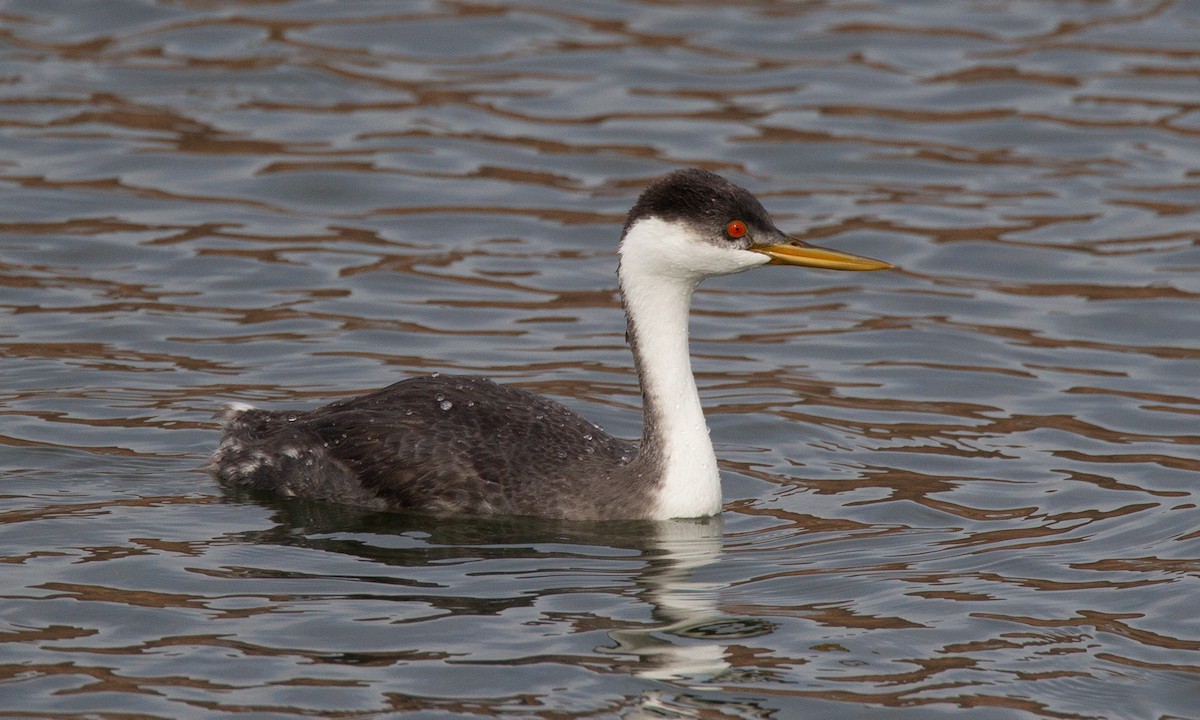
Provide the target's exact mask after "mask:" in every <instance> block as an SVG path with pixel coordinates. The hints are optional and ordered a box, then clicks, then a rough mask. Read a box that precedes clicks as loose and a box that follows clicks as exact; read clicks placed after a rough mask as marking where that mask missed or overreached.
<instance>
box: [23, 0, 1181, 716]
mask: <svg viewBox="0 0 1200 720" xmlns="http://www.w3.org/2000/svg"><path fill="white" fill-rule="evenodd" d="M1197 38H1200V3H1194V2H1186V1H1185V0H1174V1H1171V0H1165V1H1149V0H1120V1H1118V0H1093V1H1091V2H1048V1H1047V2H1032V1H1027V2H1021V1H1018V0H987V1H986V2H982V1H981V2H958V1H957V0H941V1H938V2H898V1H897V2H886V1H883V0H866V1H865V2H794V3H783V2H771V1H770V0H748V1H747V2H739V3H715V2H714V3H678V4H676V3H670V2H654V1H651V0H647V1H645V2H618V1H617V0H591V1H588V2H578V3H562V2H551V1H550V0H544V1H543V2H537V1H531V2H524V3H505V2H494V3H489V2H470V3H468V2H405V3H399V2H368V1H360V2H318V1H316V0H311V1H299V0H297V1H292V2H289V1H286V0H284V1H280V2H241V3H239V2H229V1H222V0H212V1H200V0H195V1H193V0H186V1H183V0H157V1H154V0H104V1H103V2H82V1H80V0H11V1H9V2H5V3H3V4H2V5H0V188H2V192H3V195H2V197H3V202H0V317H2V320H0V472H2V474H3V480H2V485H0V548H2V549H0V579H2V580H0V717H6V718H7V717H54V718H72V719H74V718H83V717H88V718H118V717H119V718H130V717H138V718H147V717H154V718H192V717H196V718H199V717H236V718H242V717H246V718H249V717H255V718H259V717H264V718H265V717H280V718H284V717H321V716H332V717H347V718H373V717H384V716H392V715H404V716H405V717H414V718H415V717H419V718H449V717H455V718H460V717H480V718H483V717H497V716H499V717H528V718H547V719H553V720H563V719H564V718H584V717H586V718H602V717H603V718H607V717H625V718H710V719H711V718H771V719H773V720H779V719H783V718H801V717H803V718H809V717H812V718H818V717H819V718H856V719H857V718H877V717H887V718H892V717H904V718H928V717H934V716H953V717H955V718H959V717H964V718H1181V717H1191V718H1195V717H1200V612H1197V609H1198V607H1200V508H1198V507H1197V500H1198V498H1200V487H1198V486H1200V425H1198V424H1200V306H1198V305H1197V299H1198V298H1200V272H1198V271H1200V248H1198V246H1200V242H1198V240H1200V40H1198V39H1197ZM691 165H698V166H702V167H706V168H709V169H712V170H715V171H717V172H720V173H722V174H725V175H727V176H728V177H730V178H732V179H734V180H736V181H738V182H740V183H742V184H744V185H746V186H748V187H749V188H750V189H752V190H753V191H755V192H756V193H758V194H759V195H760V196H761V197H762V198H763V200H764V202H765V203H766V205H767V206H768V208H769V209H770V210H772V211H773V212H774V213H775V215H776V218H777V219H778V221H779V223H780V225H781V226H783V227H784V228H786V229H788V230H790V231H793V232H794V233H796V234H797V235H799V236H801V237H804V238H807V239H812V240H815V241H819V242H821V243H822V244H826V245H830V246H834V247H839V248H844V249H847V250H850V251H852V252H859V253H863V254H867V255H871V256H874V257H880V258H884V259H887V260H890V261H892V262H894V263H896V264H897V266H898V269H897V270H893V271H890V272H886V273H869V274H868V273H864V274H859V273H855V274H837V273H832V272H822V271H801V270H795V269H784V268H768V269H763V270H760V271H756V272H754V273H750V274H746V275H741V276H736V277H731V278H724V279H721V280H718V281H714V282H711V283H709V284H708V285H706V286H704V287H703V288H702V290H701V292H700V293H699V294H698V295H697V297H696V302H695V312H694V314H693V325H692V331H693V353H694V356H695V364H696V371H697V379H698V382H699V385H700V387H701V393H702V396H703V400H704V403H705V406H706V408H707V409H708V414H709V420H710V425H711V427H712V433H713V437H714V439H715V441H716V444H717V448H718V455H719V456H720V457H721V458H722V462H723V468H724V479H725V495H726V512H725V513H724V518H723V523H721V522H713V523H707V524H703V523H664V524H658V525H655V524H631V525H622V524H609V525H604V526H587V525H582V526H562V525H555V524H546V523H538V522H532V521H519V520H511V519H510V520H490V521H480V520H469V519H455V520H449V519H430V518H421V517H405V516H398V515H390V516H389V515H373V516H363V515H361V514H357V513H354V512H349V511H345V510H343V509H339V508H336V507H329V506H319V505H315V506H314V505H305V504H299V503H294V504H286V503H281V504H277V505H267V504H262V503H259V502H255V501H252V500H248V499H244V498H236V497H228V496H226V495H224V494H223V493H222V492H221V491H220V490H219V489H218V487H217V486H216V485H215V484H214V482H213V481H212V480H211V479H210V478H209V476H208V475H207V474H206V473H205V471H204V462H205V457H206V455H207V453H208V452H210V451H211V449H212V448H213V447H214V445H215V444H216V440H217V437H218V433H217V429H216V427H215V424H214V423H213V422H212V420H211V413H212V411H213V409H214V408H215V407H217V406H218V405H219V404H220V403H222V402H228V401H234V400H238V401H244V402H251V403H254V404H258V405H261V406H265V407H285V406H289V405H293V406H300V407H312V406H315V405H317V404H319V403H322V402H326V401H329V400H331V399H335V398H339V397H343V396H345V395H348V394H353V393H357V392H362V391H364V390H367V389H371V388H375V387H379V386H382V385H385V384H387V383H389V382H392V381H395V380H397V379H400V378H403V377H406V376H408V375H412V374H417V373H427V372H437V371H441V372H468V373H477V374H485V375H489V376H492V377H495V378H498V379H503V380H505V381H508V382H513V383H516V384H518V385H521V386H523V387H526V388H530V389H533V390H536V391H540V392H543V393H547V394H550V395H552V396H554V397H556V398H558V399H560V400H562V401H563V402H565V403H566V404H568V405H569V406H570V407H572V408H574V409H576V410H578V411H579V412H581V413H583V414H584V415H586V416H587V417H589V418H591V419H594V420H596V421H597V422H600V423H601V424H603V425H604V426H605V427H606V428H607V429H609V430H610V431H612V432H614V433H616V434H618V435H622V436H625V437H636V436H637V435H638V432H639V424H638V423H639V415H638V396H637V383H636V377H635V375H634V374H633V371H632V367H631V362H630V358H629V356H628V351H627V349H626V348H625V345H624V341H623V330H624V328H623V319H622V317H621V314H620V310H619V305H618V300H617V297H616V282H615V276H614V265H615V255H614V250H615V243H616V239H617V236H618V234H619V230H620V222H621V219H622V216H623V213H624V212H625V210H626V209H627V208H628V207H629V205H630V203H631V202H632V200H633V198H634V197H635V196H636V194H637V192H638V190H639V189H640V188H641V187H642V186H644V184H645V183H646V182H647V181H648V180H649V179H651V178H653V177H655V176H657V175H660V174H662V173H664V172H666V171H668V170H671V169H674V168H677V167H682V166H691Z"/></svg>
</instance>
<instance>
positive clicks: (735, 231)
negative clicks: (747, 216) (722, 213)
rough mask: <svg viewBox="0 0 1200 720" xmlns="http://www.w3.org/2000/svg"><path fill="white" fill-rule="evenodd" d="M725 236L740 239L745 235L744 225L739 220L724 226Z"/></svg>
mask: <svg viewBox="0 0 1200 720" xmlns="http://www.w3.org/2000/svg"><path fill="white" fill-rule="evenodd" d="M725 234H726V235H728V236H729V237H731V238H740V237H741V236H743V235H745V234H746V223H744V222H742V221H741V220H734V221H733V222H731V223H729V224H728V225H726V226H725Z"/></svg>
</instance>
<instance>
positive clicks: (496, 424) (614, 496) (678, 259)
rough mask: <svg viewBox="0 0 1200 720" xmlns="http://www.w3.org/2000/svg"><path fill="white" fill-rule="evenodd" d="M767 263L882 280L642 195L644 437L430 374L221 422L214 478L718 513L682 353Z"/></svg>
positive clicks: (758, 218) (698, 183)
mask: <svg viewBox="0 0 1200 720" xmlns="http://www.w3.org/2000/svg"><path fill="white" fill-rule="evenodd" d="M762 265H798V266H807V267H815V268H828V269H833V270H883V269H886V268H889V267H891V265H890V264H888V263H886V262H883V261H880V260H872V259H870V258H866V257H860V256H857V255H851V254H848V253H844V252H839V251H836V250H829V249H825V248H820V247H816V246H813V245H808V244H806V243H803V242H801V241H799V240H796V239H794V238H791V237H789V236H787V235H785V234H784V233H783V232H782V231H780V230H779V229H778V228H777V227H776V226H775V224H774V222H772V220H771V218H770V216H769V215H768V214H767V211H766V210H765V209H764V208H763V206H762V204H761V203H760V202H759V201H758V200H757V199H756V198H755V197H754V196H753V195H752V194H750V192H748V191H747V190H745V189H744V188H742V187H739V186H738V185H735V184H734V183H732V182H729V181H728V180H726V179H724V178H722V177H720V176H718V175H715V174H713V173H710V172H707V171H704V170H699V169H688V170H678V171H675V172H672V173H670V174H669V175H666V176H664V177H662V178H660V179H658V180H656V181H654V182H653V183H651V184H650V185H649V186H647V187H646V189H645V190H644V191H643V192H642V193H641V195H640V196H639V197H638V199H637V202H636V203H635V204H634V205H633V208H632V209H631V210H630V211H629V214H628V216H627V217H626V220H625V225H624V228H623V230H622V235H621V244H620V248H619V263H618V270H617V276H618V280H619V285H620V290H621V300H622V306H623V307H624V309H625V316H626V323H627V325H626V327H627V330H626V338H627V340H628V342H629V344H630V346H631V347H632V350H633V357H634V365H635V367H636V370H637V375H638V380H639V381H640V383H641V392H642V414H643V421H642V438H641V442H640V443H636V444H635V443H631V442H628V441H625V440H622V439H619V438H615V437H612V436H611V435H608V434H607V433H605V432H604V431H603V430H601V429H600V427H599V426H597V425H594V424H593V423H591V422H589V421H587V420H585V419H583V418H582V417H580V416H579V415H576V414H575V413H573V412H571V411H570V410H568V409H567V408H565V407H564V406H562V405H560V404H559V403H557V402H555V401H553V400H550V399H548V398H545V397H541V396H539V395H536V394H534V393H530V392H528V391H526V390H522V389H520V388H516V387H512V386H508V385H500V384H497V383H494V382H492V381H491V380H487V379H485V378H481V377H469V376H457V375H441V374H438V375H429V376H425V377H414V378H410V379H407V380H402V381H400V382H397V383H395V384H393V385H389V386H388V387H385V388H383V389H382V390H377V391H375V392H372V393H369V394H366V395H361V396H358V397H355V398H351V399H348V400H340V401H337V402H334V403H331V404H329V405H326V406H324V407H321V408H317V409H315V410H307V411H289V410H283V411H273V410H259V409H255V408H252V407H250V406H249V405H245V404H241V403H235V404H232V405H229V406H227V408H226V409H225V410H224V411H223V412H221V413H219V414H218V417H219V418H220V420H221V422H222V425H223V427H224V437H223V438H222V440H221V442H220V445H219V446H218V448H217V449H216V451H215V452H214V453H213V456H212V460H211V468H212V472H213V474H214V475H215V476H216V477H217V479H218V480H219V481H220V482H222V483H225V484H227V485H230V486H235V487H243V488H248V489H251V490H256V491H264V492H267V493H272V494H276V495H283V496H298V497H303V498H308V499H314V500H325V501H330V502H337V503H344V504H349V505H358V506H363V507H366V508H372V509H377V510H408V511H418V512H428V513H439V514H474V515H491V514H505V515H530V516H542V517H550V518H560V519H572V520H604V519H651V520H662V519H669V518H693V517H703V516H709V515H715V514H717V513H719V512H720V511H721V502H722V500H721V480H720V476H719V473H718V468H717V458H716V455H715V453H714V452H713V445H712V441H711V440H710V439H709V433H708V426H707V424H706V423H705V421H704V412H703V410H702V409H701V406H700V397H699V394H698V393H697V391H696V381H695V379H694V377H693V375H692V368H691V358H690V355H689V352H688V310H689V308H690V306H691V300H692V294H693V292H694V291H695V290H696V286H697V285H698V284H699V283H700V281H701V280H704V279H705V278H708V277H712V276H715V275H728V274H733V273H739V272H742V271H745V270H749V269H751V268H756V267H759V266H762Z"/></svg>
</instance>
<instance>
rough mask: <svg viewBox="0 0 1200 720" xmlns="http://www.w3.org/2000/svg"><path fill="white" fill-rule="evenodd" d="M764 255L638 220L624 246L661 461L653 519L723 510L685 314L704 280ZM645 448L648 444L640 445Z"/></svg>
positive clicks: (624, 269)
mask: <svg viewBox="0 0 1200 720" xmlns="http://www.w3.org/2000/svg"><path fill="white" fill-rule="evenodd" d="M768 261H769V258H767V257H766V256H765V255H761V254H759V253H753V252H749V251H745V250H738V249H733V248H722V247H718V246H715V245H712V244H711V243H707V242H704V241H703V240H702V239H700V238H698V237H697V236H696V235H695V233H693V232H690V231H689V230H688V229H687V228H686V226H682V225H680V224H678V223H668V222H665V221H662V220H659V219H656V218H649V219H641V220H638V221H637V222H636V223H635V224H634V225H633V226H631V227H630V228H629V230H628V232H626V234H625V238H624V240H623V241H622V243H621V266H620V281H621V292H622V293H623V296H624V299H625V307H626V310H627V312H628V313H629V317H630V319H631V321H632V332H633V333H634V334H635V337H634V340H635V346H636V348H637V352H638V353H639V355H640V357H639V358H638V366H639V370H640V371H641V381H642V393H643V394H644V395H645V397H646V402H647V403H648V405H649V406H650V407H649V408H647V410H650V409H652V411H653V413H654V417H649V416H647V417H646V420H645V422H647V423H654V427H655V430H656V431H657V436H658V438H657V439H658V448H659V450H660V451H661V454H662V473H663V476H662V478H661V482H660V485H659V490H658V497H657V500H656V506H655V508H654V509H653V510H652V511H651V517H652V518H654V519H659V520H664V519H668V518H688V517H702V516H707V515H715V514H717V513H719V512H720V511H721V477H720V474H719V472H718V470H717V457H716V454H715V453H714V452H713V445H712V440H711V439H709V436H708V425H707V424H706V423H705V421H704V411H703V409H702V408H701V406H700V395H699V393H698V392H697V390H696V380H695V378H694V377H693V375H692V364H691V355H690V352H689V349H688V310H689V309H690V307H691V302H692V294H693V292H694V291H695V289H696V286H697V285H698V284H699V282H700V281H701V280H703V279H704V278H706V277H710V276H712V275H724V274H729V273H734V272H741V271H743V270H748V269H750V268H752V267H756V266H758V265H763V264H765V263H767V262H768ZM644 441H645V439H644Z"/></svg>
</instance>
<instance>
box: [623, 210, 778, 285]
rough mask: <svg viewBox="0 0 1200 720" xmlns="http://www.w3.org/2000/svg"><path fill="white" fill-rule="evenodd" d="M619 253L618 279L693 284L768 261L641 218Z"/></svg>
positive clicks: (691, 231) (671, 224)
mask: <svg viewBox="0 0 1200 720" xmlns="http://www.w3.org/2000/svg"><path fill="white" fill-rule="evenodd" d="M620 252H621V274H622V275H626V274H628V273H636V274H637V275H639V276H653V277H658V278H663V279H676V280H683V281H686V282H691V283H693V284H694V283H698V282H700V281H701V280H703V279H704V278H707V277H712V276H714V275H732V274H733V273H740V272H743V271H745V270H749V269H750V268H754V267H759V266H760V265H766V264H767V263H768V262H770V261H771V258H769V257H767V256H766V255H763V254H762V253H757V252H751V251H750V250H743V249H741V248H736V247H731V246H730V245H729V244H727V243H722V242H720V240H719V239H708V238H705V237H703V236H701V235H700V234H699V232H698V231H697V230H696V229H694V227H693V226H690V225H686V224H684V223H676V222H666V221H664V220H659V219H658V218H653V217H651V218H642V219H640V220H638V221H636V222H635V223H634V224H633V225H632V226H631V227H630V228H629V231H628V232H627V233H625V239H624V240H623V241H622V242H621V250H620Z"/></svg>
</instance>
